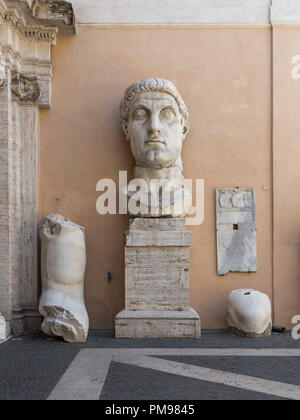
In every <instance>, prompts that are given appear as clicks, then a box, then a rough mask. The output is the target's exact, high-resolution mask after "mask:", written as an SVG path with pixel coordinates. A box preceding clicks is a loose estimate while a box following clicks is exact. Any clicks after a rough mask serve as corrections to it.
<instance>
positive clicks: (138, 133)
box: [120, 78, 192, 217]
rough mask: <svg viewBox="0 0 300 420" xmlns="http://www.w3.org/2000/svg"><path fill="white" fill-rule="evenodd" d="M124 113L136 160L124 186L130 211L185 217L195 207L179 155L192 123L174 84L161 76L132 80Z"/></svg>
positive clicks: (124, 122) (122, 118) (125, 125)
mask: <svg viewBox="0 0 300 420" xmlns="http://www.w3.org/2000/svg"><path fill="white" fill-rule="evenodd" d="M120 111H121V125H122V128H123V131H124V133H125V137H126V139H127V140H128V141H129V143H130V148H131V152H132V155H133V157H134V158H135V168H134V173H133V179H132V181H131V183H130V186H129V187H128V188H125V189H123V190H122V192H123V194H125V195H126V196H127V197H128V208H129V214H131V215H132V216H135V217H163V216H171V217H184V216H185V214H186V213H187V212H188V211H189V209H190V208H191V205H192V200H191V195H190V192H189V190H188V188H187V187H186V186H185V182H184V177H183V167H182V159H181V150H182V144H183V141H184V140H185V138H186V136H187V134H188V131H189V126H190V122H189V114H188V111H187V108H186V105H185V103H184V101H183V99H182V97H181V96H180V94H179V92H178V91H177V89H176V87H175V86H174V84H173V83H172V82H170V81H169V80H165V79H159V78H157V79H154V78H153V79H146V80H142V81H139V82H136V83H133V84H132V85H131V86H129V88H128V89H127V90H126V92H125V96H124V99H123V100H122V102H121V107H120ZM137 186H138V187H139V190H138V189H137V188H136V187H137ZM137 191H138V192H137Z"/></svg>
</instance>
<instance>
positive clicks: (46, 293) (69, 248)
mask: <svg viewBox="0 0 300 420" xmlns="http://www.w3.org/2000/svg"><path fill="white" fill-rule="evenodd" d="M40 237H41V240H42V280H43V293H42V297H41V300H40V307H39V309H40V313H41V314H42V315H43V317H44V322H43V324H42V331H43V332H44V333H46V334H47V335H50V336H61V337H63V338H64V340H65V341H67V342H71V343H73V342H78V343H83V342H85V341H86V340H87V336H88V330H89V318H88V314H87V311H86V308H85V303H84V275H85V268H86V247H85V235H84V228H82V227H81V226H78V225H77V224H75V223H73V222H71V221H70V220H68V219H65V218H64V217H62V216H60V215H57V214H49V215H48V216H46V217H45V218H43V219H42V221H41V223H40Z"/></svg>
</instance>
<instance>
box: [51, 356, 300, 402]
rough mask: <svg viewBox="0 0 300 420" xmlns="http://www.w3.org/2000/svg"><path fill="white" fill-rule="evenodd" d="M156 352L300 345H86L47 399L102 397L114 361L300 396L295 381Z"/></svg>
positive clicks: (231, 384) (292, 396) (243, 387)
mask: <svg viewBox="0 0 300 420" xmlns="http://www.w3.org/2000/svg"><path fill="white" fill-rule="evenodd" d="M149 356H151V357H149ZM153 356H235V357H300V349H197V348H196V349H195V348H193V349H187V348H184V349H164V348H159V349H153V348H139V349H136V348H134V349H133V348H131V349H113V348H108V349H83V350H81V351H80V352H79V354H78V355H77V357H76V358H75V359H74V361H73V362H72V364H71V365H70V367H69V368H68V369H67V371H66V372H65V373H64V375H63V376H62V378H61V379H60V381H59V382H58V384H57V385H56V387H55V388H54V389H53V391H52V393H51V394H50V396H49V397H48V400H99V398H100V395H101V392H102V389H103V386H104V384H105V380H106V377H107V374H108V371H109V367H110V364H111V362H112V361H115V362H120V363H126V364H129V365H134V366H140V367H143V368H148V369H153V370H157V371H160V372H165V373H170V374H175V375H180V376H185V377H190V378H194V379H199V380H204V381H208V382H214V383H218V384H223V385H229V386H234V387H237V388H241V389H246V390H249V391H256V392H263V393H265V394H270V395H274V396H278V397H283V398H291V399H297V400H298V399H299V400H300V387H298V386H295V385H290V384H285V383H281V382H276V381H269V380H265V379H261V378H254V377H251V376H246V375H238V374H235V373H230V372H224V371H220V370H213V369H208V368H202V367H198V366H194V365H187V364H185V363H177V362H172V361H166V360H162V359H158V358H155V357H153Z"/></svg>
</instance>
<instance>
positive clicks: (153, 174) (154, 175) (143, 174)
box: [133, 165, 184, 186]
mask: <svg viewBox="0 0 300 420" xmlns="http://www.w3.org/2000/svg"><path fill="white" fill-rule="evenodd" d="M133 178H135V179H136V178H138V179H144V180H145V181H146V182H147V184H150V182H151V180H152V179H159V180H161V179H167V180H168V181H169V182H170V183H171V184H172V185H174V186H179V185H182V184H183V182H184V177H183V173H182V170H181V169H180V168H179V167H178V166H175V165H174V166H170V167H167V168H160V169H157V168H149V167H147V168H145V167H142V166H136V167H135V168H134V173H133Z"/></svg>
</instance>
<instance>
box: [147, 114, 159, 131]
mask: <svg viewBox="0 0 300 420" xmlns="http://www.w3.org/2000/svg"><path fill="white" fill-rule="evenodd" d="M160 129H161V127H160V120H159V117H158V116H157V115H155V114H153V115H151V118H150V119H149V124H148V133H149V134H155V133H160Z"/></svg>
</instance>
